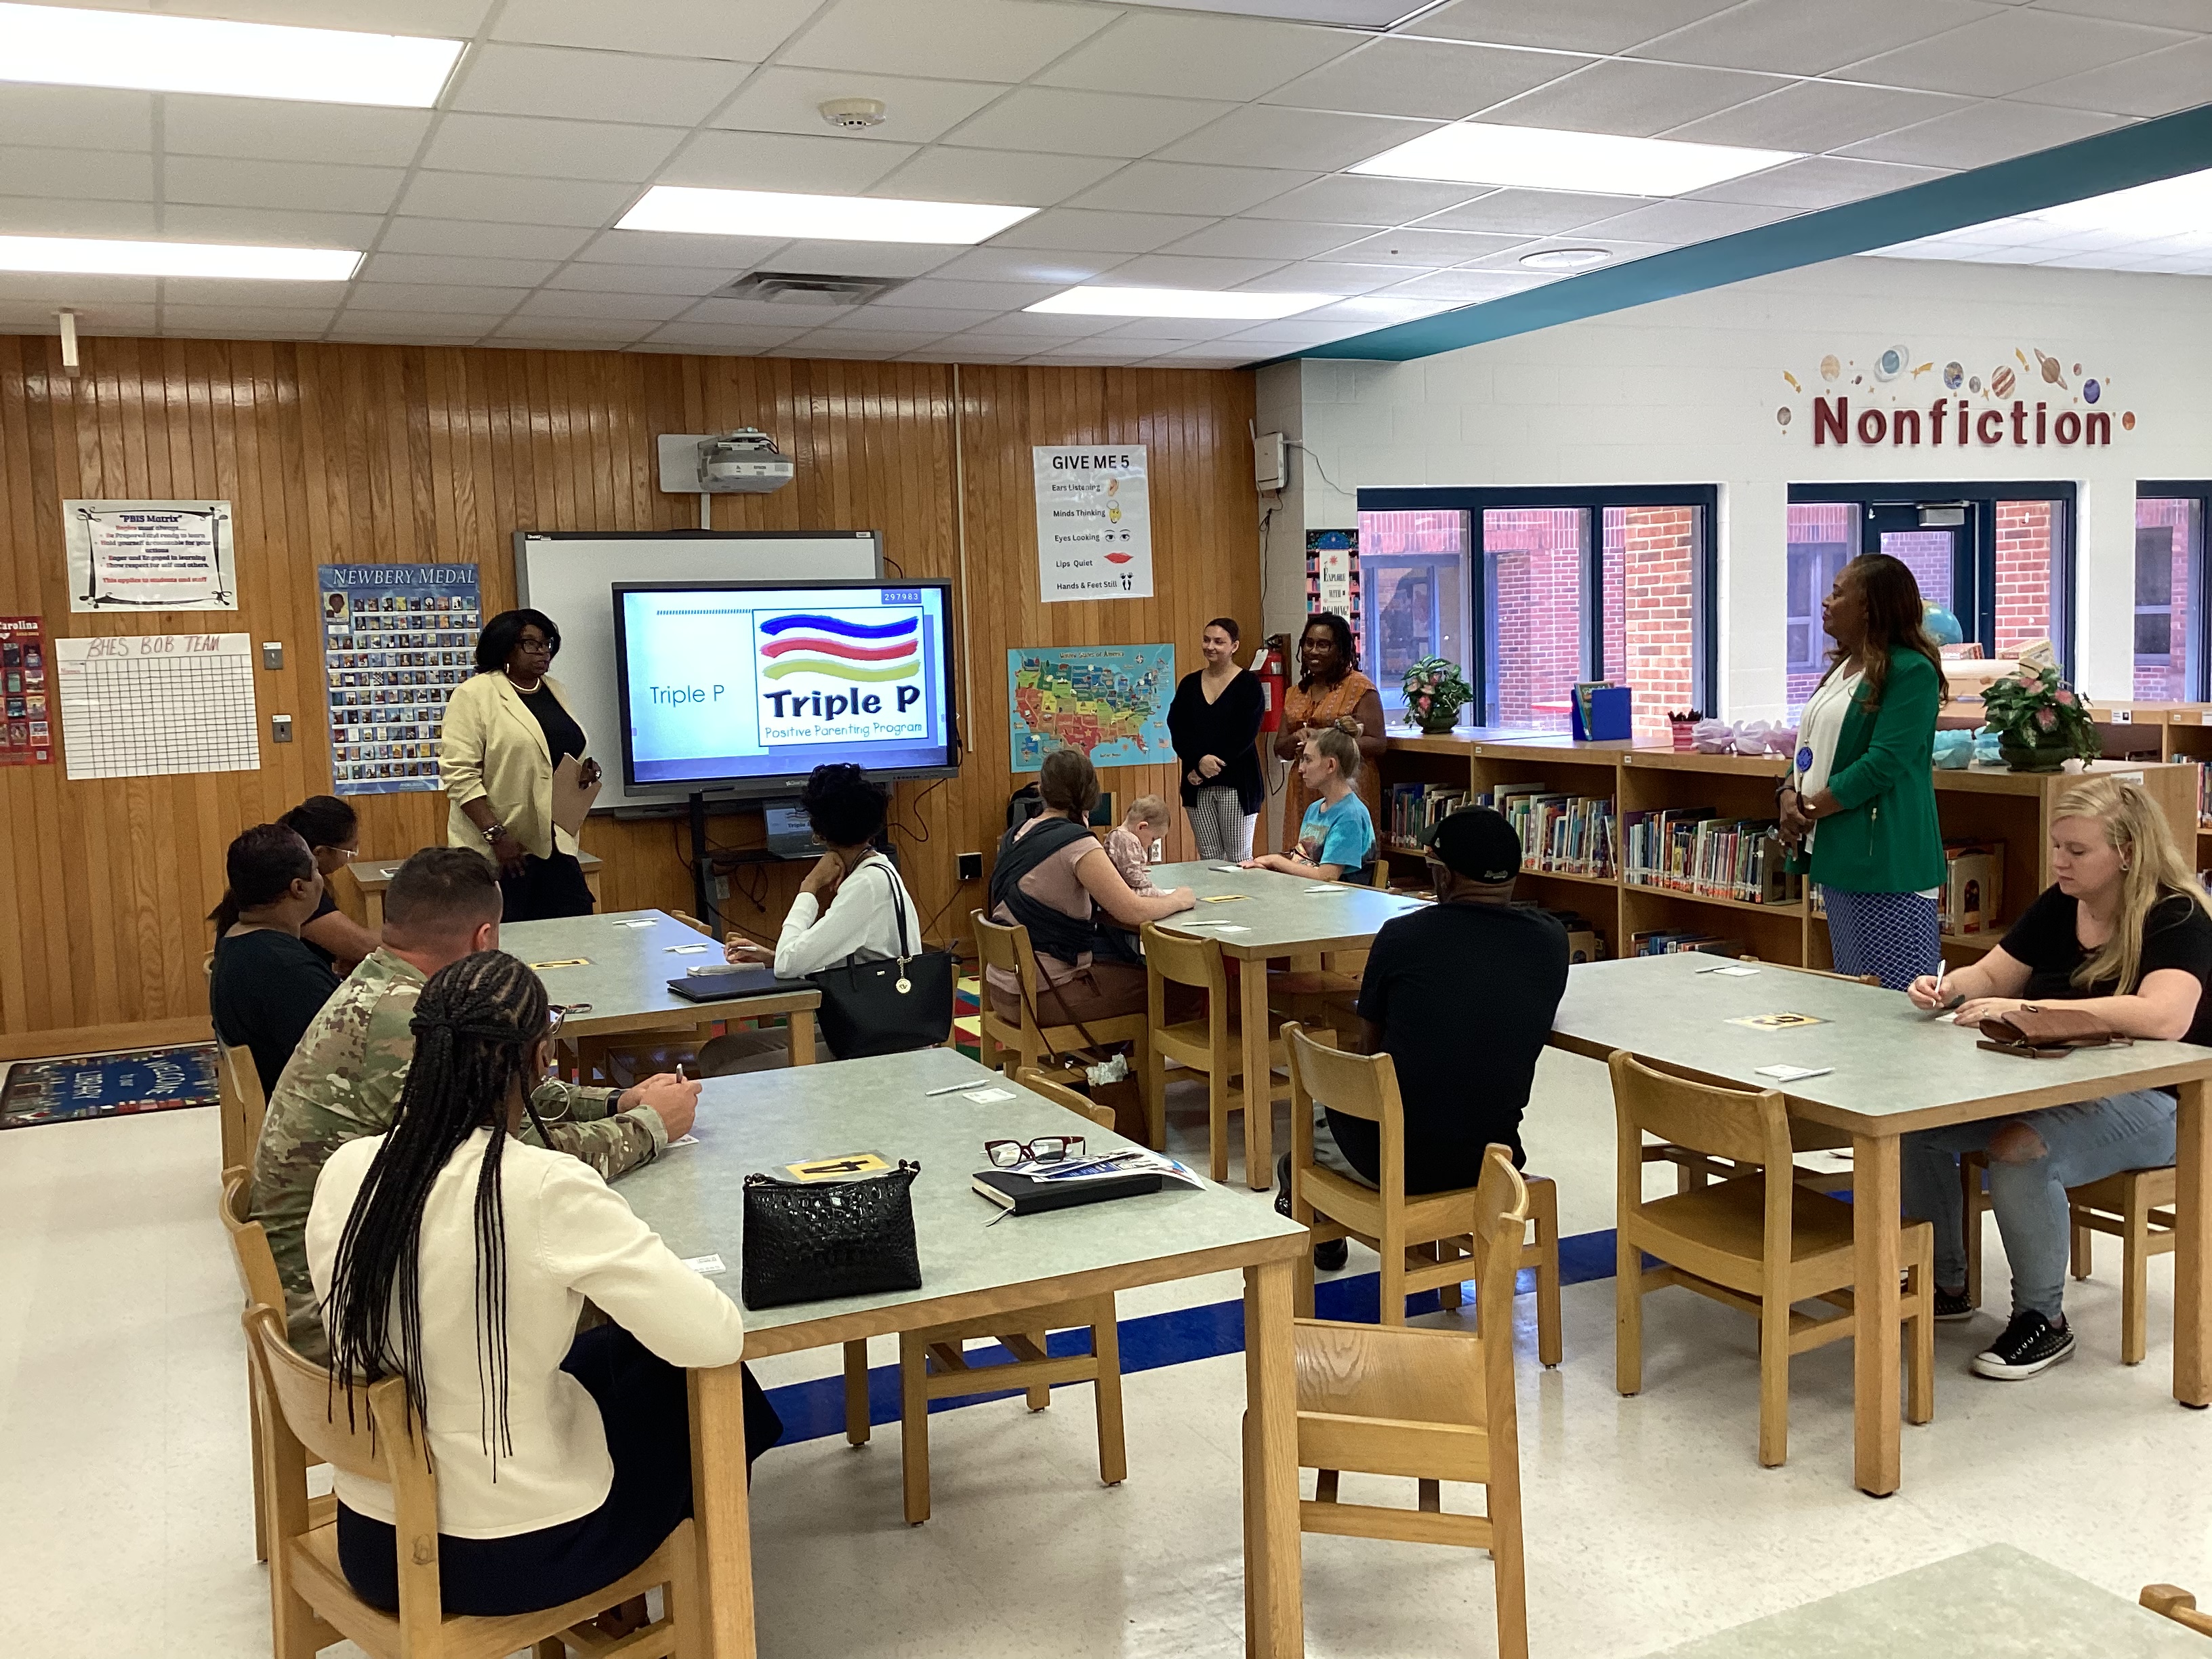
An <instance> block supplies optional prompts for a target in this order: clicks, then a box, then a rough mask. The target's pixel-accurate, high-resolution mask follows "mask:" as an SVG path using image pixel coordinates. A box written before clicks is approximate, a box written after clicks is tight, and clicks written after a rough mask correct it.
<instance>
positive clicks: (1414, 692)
mask: <svg viewBox="0 0 2212 1659" xmlns="http://www.w3.org/2000/svg"><path fill="white" fill-rule="evenodd" d="M1404 689H1405V693H1406V714H1407V718H1408V719H1409V720H1412V721H1413V724H1414V725H1416V726H1419V727H1420V728H1421V730H1422V731H1424V732H1427V733H1428V734H1429V735H1430V736H1431V737H1432V738H1434V737H1443V736H1445V735H1447V734H1449V732H1450V731H1451V729H1452V725H1453V722H1455V720H1458V719H1459V711H1460V710H1461V709H1462V708H1466V707H1467V705H1468V703H1469V702H1472V701H1473V700H1474V687H1472V686H1470V685H1469V684H1468V683H1467V678H1466V677H1465V676H1464V675H1462V673H1461V672H1460V671H1459V665H1458V664H1457V663H1455V662H1449V661H1447V660H1445V659H1443V658H1442V657H1424V658H1422V659H1420V661H1419V662H1417V663H1415V664H1414V665H1413V666H1412V667H1411V668H1408V669H1407V671H1406V679H1405V687H1404Z"/></svg>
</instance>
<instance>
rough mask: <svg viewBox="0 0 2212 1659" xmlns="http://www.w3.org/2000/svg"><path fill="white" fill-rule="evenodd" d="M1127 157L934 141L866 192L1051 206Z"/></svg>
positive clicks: (936, 199)
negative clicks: (969, 146)
mask: <svg viewBox="0 0 2212 1659" xmlns="http://www.w3.org/2000/svg"><path fill="white" fill-rule="evenodd" d="M1127 165H1128V163H1127V162H1126V161H1122V160H1121V159H1120V158H1119V157H1117V156H1107V155H1046V154H1043V153H1042V152H1040V151H1036V150H1013V149H957V148H956V147H954V146H952V145H951V144H935V145H933V146H931V147H930V148H929V149H926V150H923V151H922V152H921V154H920V155H916V156H915V158H914V159H913V160H912V161H908V162H907V163H906V164H905V165H904V166H903V167H899V168H898V169H897V170H896V172H893V173H889V174H886V175H885V176H884V178H883V179H879V180H878V181H877V182H876V184H874V185H872V186H871V187H870V188H869V190H868V191H866V194H868V195H870V196H897V197H905V198H907V199H908V200H912V201H921V202H1003V203H1005V204H1007V205H1008V206H1010V207H1054V206H1057V205H1058V204H1060V203H1062V202H1064V201H1066V199H1067V198H1068V197H1071V196H1073V195H1074V194H1075V193H1076V192H1077V191H1079V190H1082V189H1083V188H1084V187H1085V185H1094V184H1096V183H1097V182H1098V180H1100V179H1103V178H1105V177H1106V176H1107V175H1109V173H1113V172H1115V170H1117V169H1118V168H1121V167H1127Z"/></svg>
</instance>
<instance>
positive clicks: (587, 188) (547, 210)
mask: <svg viewBox="0 0 2212 1659" xmlns="http://www.w3.org/2000/svg"><path fill="white" fill-rule="evenodd" d="M637 195H638V192H637V190H636V187H635V185H607V184H585V183H580V182H578V181H576V180H574V179H520V178H515V177H513V176H512V175H506V174H499V173H433V172H429V171H427V170H425V171H422V172H419V173H416V174H415V176H414V177H413V178H411V179H409V180H408V181H407V191H406V193H405V194H404V195H403V196H402V197H400V198H399V210H400V211H401V212H402V213H413V214H419V215H422V216H425V217H428V218H435V219H497V220H500V221H501V222H505V223H507V224H519V225H583V226H585V227H586V228H591V227H596V226H599V225H604V224H605V223H606V222H608V221H609V220H611V219H612V218H614V217H615V216H617V215H618V214H620V213H621V212H622V211H623V210H624V209H626V208H628V207H629V204H631V203H632V202H634V201H635V200H636V199H637Z"/></svg>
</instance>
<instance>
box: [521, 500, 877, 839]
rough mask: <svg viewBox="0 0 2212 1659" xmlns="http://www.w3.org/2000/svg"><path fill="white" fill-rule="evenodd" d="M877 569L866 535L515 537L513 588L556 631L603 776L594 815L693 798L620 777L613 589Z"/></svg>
mask: <svg viewBox="0 0 2212 1659" xmlns="http://www.w3.org/2000/svg"><path fill="white" fill-rule="evenodd" d="M882 568H883V538H882V537H881V536H879V535H878V534H877V533H876V532H873V531H870V530H857V531H854V530H841V531H819V532H811V531H764V532H755V531H720V530H665V531H640V532H607V533H592V532H568V531H536V530H518V531H517V532H514V580H515V590H516V592H518V593H519V594H520V596H521V597H520V603H521V604H523V605H527V606H529V607H531V608H532V610H537V611H544V613H545V614H546V615H547V616H549V617H552V618H553V621H554V623H556V625H557V626H558V627H559V629H561V654H560V657H559V659H557V660H556V661H555V663H554V665H553V678H555V679H556V680H558V681H560V682H561V689H562V690H563V691H565V692H566V693H567V694H568V702H569V711H570V712H571V713H572V714H574V715H575V717H576V718H577V720H580V722H581V723H582V725H583V727H584V732H585V734H586V737H587V738H589V740H590V747H591V752H592V755H593V756H594V757H598V758H599V761H600V762H601V763H602V765H603V766H604V767H605V771H606V787H605V790H604V791H603V792H602V793H601V794H600V796H599V805H600V807H601V808H602V809H604V808H606V807H611V806H622V805H646V804H648V803H652V802H659V801H670V800H682V799H684V797H685V796H686V795H687V794H689V793H690V786H688V785H684V784H636V785H633V784H631V783H629V781H627V780H626V779H625V778H623V775H622V772H623V769H622V766H621V764H620V763H619V759H620V755H621V746H622V702H621V698H620V696H618V694H617V690H616V686H615V629H614V588H615V584H616V583H617V582H665V581H677V582H680V581H776V580H783V579H786V578H802V577H803V578H808V579H812V578H817V577H828V578H832V579H837V578H846V579H852V578H873V577H874V576H876V575H877V574H878V573H879V572H880V571H881V569H882Z"/></svg>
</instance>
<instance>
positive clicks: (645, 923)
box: [615, 916, 660, 927]
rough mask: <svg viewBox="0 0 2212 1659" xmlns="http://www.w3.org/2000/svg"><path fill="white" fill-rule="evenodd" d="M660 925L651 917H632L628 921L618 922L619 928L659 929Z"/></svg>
mask: <svg viewBox="0 0 2212 1659" xmlns="http://www.w3.org/2000/svg"><path fill="white" fill-rule="evenodd" d="M659 925H660V924H659V922H657V921H654V920H653V918H652V917H651V916H632V917H631V918H630V919H629V921H618V922H617V923H616V924H615V926H616V927H659Z"/></svg>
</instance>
